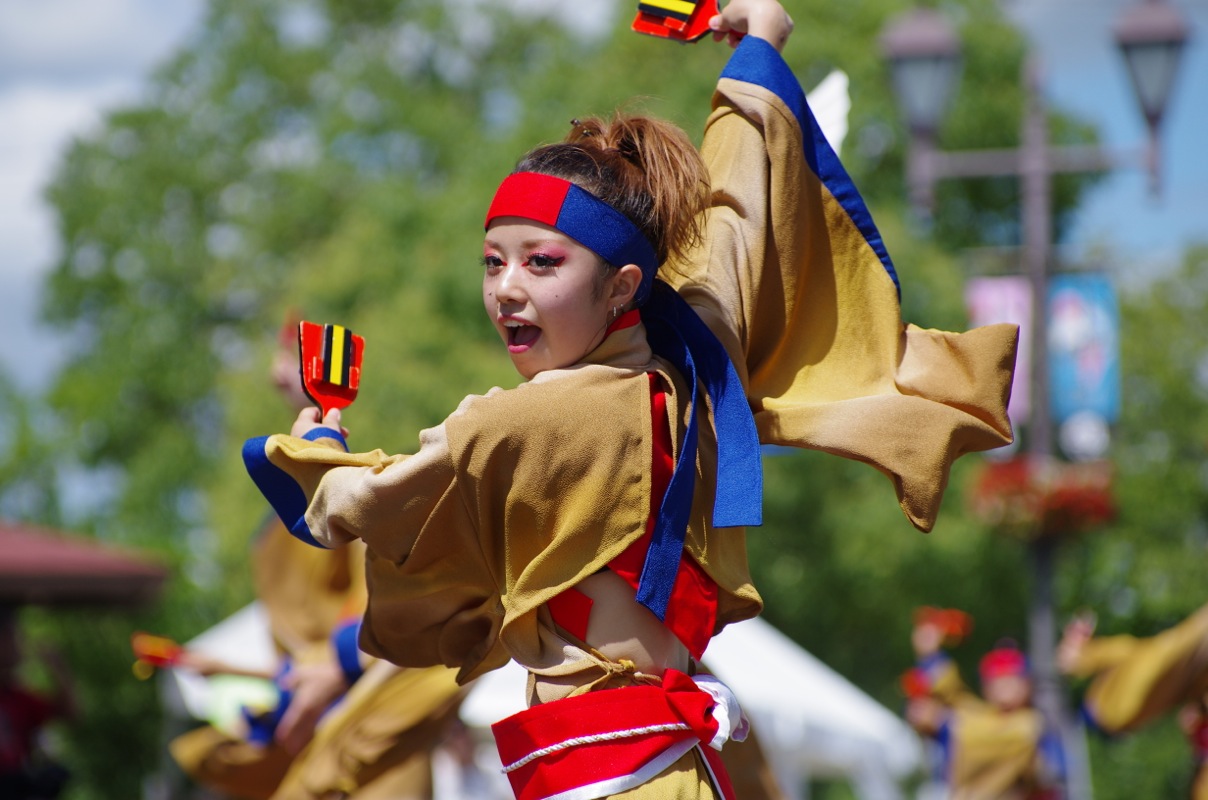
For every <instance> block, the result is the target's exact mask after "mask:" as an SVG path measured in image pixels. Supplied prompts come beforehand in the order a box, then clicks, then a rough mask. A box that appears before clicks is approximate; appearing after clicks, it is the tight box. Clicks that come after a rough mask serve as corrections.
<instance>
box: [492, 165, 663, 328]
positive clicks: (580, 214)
mask: <svg viewBox="0 0 1208 800" xmlns="http://www.w3.org/2000/svg"><path fill="white" fill-rule="evenodd" d="M497 217H523V218H524V219H531V220H534V221H536V222H540V223H543V224H545V225H549V226H550V227H552V228H556V229H558V231H560V232H561V233H564V234H566V235H567V236H569V237H570V238H572V239H574V240H575V241H576V242H578V243H579V244H581V245H583V246H584V247H586V248H587V249H588V250H591V251H592V252H593V253H595V254H596V255H598V256H600V258H602V259H604V260H605V261H607V262H608V263H609V264H612V265H613V266H614V267H622V266H624V265H626V264H637V265H638V267H640V268H641V270H642V283H641V285H640V286H639V287H638V291H637V295H636V298H635V299H636V301H637V303H638V304H639V305H641V304H642V303H643V302H645V300H646V298H647V297H649V296H650V287H651V285H652V284H653V283H654V276H655V273H657V272H658V268H659V264H658V256H657V255H656V254H655V251H654V246H653V245H651V244H650V240H649V239H647V238H646V236H645V235H644V234H643V233H642V232H641V231H640V230H638V226H637V225H634V224H633V222H632V221H630V219H629V217H627V216H625V215H624V214H622V213H621V212H620V211H617V210H616V209H615V208H613V207H612V206H610V205H609V204H608V203H605V202H604V201H603V200H601V199H599V198H598V197H596V196H595V195H593V194H591V193H590V192H588V191H586V190H585V189H582V188H580V187H579V186H576V185H575V184H573V183H571V182H570V181H568V180H564V179H562V178H555V177H554V176H553V175H543V174H541V173H538V172H515V173H512V174H511V175H509V176H507V178H505V179H504V181H503V183H502V184H500V185H499V190H498V191H496V192H495V199H494V200H493V201H491V208H490V209H489V210H488V211H487V218H486V221H485V222H484V223H483V226H484V227H487V228H489V227H490V226H491V220H493V219H495V218H497Z"/></svg>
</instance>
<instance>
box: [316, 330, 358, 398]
mask: <svg viewBox="0 0 1208 800" xmlns="http://www.w3.org/2000/svg"><path fill="white" fill-rule="evenodd" d="M352 360H353V352H352V331H350V330H348V329H347V328H345V327H344V326H343V325H330V324H329V325H324V326H323V381H324V382H325V383H330V384H332V385H333V386H349V385H350V383H351V382H350V380H349V376H350V373H351V368H352Z"/></svg>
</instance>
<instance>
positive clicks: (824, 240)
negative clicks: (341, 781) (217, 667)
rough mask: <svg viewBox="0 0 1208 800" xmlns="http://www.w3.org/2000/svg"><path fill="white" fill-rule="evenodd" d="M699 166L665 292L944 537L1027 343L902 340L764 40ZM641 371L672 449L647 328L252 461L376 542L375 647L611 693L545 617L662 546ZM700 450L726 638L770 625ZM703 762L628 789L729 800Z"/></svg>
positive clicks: (257, 444) (879, 259) (469, 670)
mask: <svg viewBox="0 0 1208 800" xmlns="http://www.w3.org/2000/svg"><path fill="white" fill-rule="evenodd" d="M702 152H703V155H704V157H705V160H706V162H707V164H708V166H709V169H710V173H711V178H712V184H713V185H712V188H713V208H712V210H711V212H710V214H709V218H708V224H707V240H706V242H705V244H704V245H703V246H702V247H701V248H700V249H699V250H698V251H697V252H695V253H693V254H691V257H690V258H688V259H687V260H686V261H685V262H684V263H679V264H674V265H671V264H668V265H664V266H663V269H662V270H661V274H662V277H663V278H664V279H665V280H667V281H668V282H669V283H671V284H673V285H674V286H675V287H676V288H677V289H678V290H679V291H680V293H681V295H682V296H683V297H684V298H685V299H686V300H688V302H689V303H690V304H691V305H692V306H693V307H694V308H695V309H696V310H697V311H698V313H699V314H700V316H701V317H702V318H703V319H704V320H705V322H706V323H707V324H708V325H709V326H710V328H712V329H713V331H714V332H715V334H716V335H717V337H718V338H719V339H720V340H721V341H722V343H723V344H724V345H725V346H726V348H727V350H728V351H729V353H730V355H731V357H732V359H733V360H734V363H735V366H736V367H737V370H738V373H739V375H740V376H741V378H742V380H743V382H744V384H745V386H746V388H747V395H748V398H749V402H750V405H751V408H752V410H753V411H754V413H755V420H756V423H757V426H758V430H759V432H760V437H761V439H762V440H763V441H764V442H768V443H776V444H782V445H793V446H801V447H813V448H818V449H823V450H828V451H830V452H835V453H838V454H840V455H844V456H847V457H850V458H856V459H859V460H863V461H867V462H869V463H870V464H872V465H874V466H875V467H877V468H878V469H880V470H882V471H883V472H885V473H886V474H888V475H889V476H890V477H891V479H892V480H893V483H894V486H895V488H896V489H897V492H898V495H899V499H900V502H901V506H902V508H903V510H904V511H905V512H906V514H907V516H908V517H909V518H910V519H911V521H912V522H914V523H915V524H916V525H917V526H919V527H921V528H923V529H924V530H926V529H930V527H931V525H932V524H933V523H934V520H935V514H936V512H937V510H938V507H939V502H940V497H941V494H942V491H943V488H944V484H945V482H946V480H947V474H948V468H949V465H950V464H951V462H952V460H953V459H955V458H956V457H957V456H959V455H961V454H963V453H965V452H970V451H973V450H984V449H987V448H992V447H997V446H999V445H1002V444H1004V443H1006V442H1007V441H1009V440H1010V436H1011V434H1010V426H1009V423H1008V421H1007V418H1006V414H1005V405H1006V400H1007V395H1008V392H1009V386H1010V379H1011V372H1012V369H1013V364H1014V353H1015V339H1016V329H1015V328H1014V327H1013V326H996V327H992V328H986V329H979V330H976V331H972V332H970V333H966V334H951V333H943V332H939V331H923V330H920V329H917V328H914V327H909V326H904V325H903V324H902V322H901V319H900V314H899V306H898V295H897V287H896V284H895V278H894V276H893V274H892V271H891V269H892V268H891V267H890V266H889V264H888V257H887V256H884V254H883V250H882V248H881V247H880V241H879V237H877V236H876V231H875V228H873V227H872V223H871V219H869V218H868V215H867V209H866V208H865V207H864V205H863V201H862V200H861V199H860V197H859V195H858V193H857V192H856V191H855V189H854V187H852V185H851V183H850V181H849V180H848V179H847V175H846V173H844V172H843V171H842V167H841V166H839V164H838V161H837V159H835V157H834V154H833V152H831V150H830V148H829V146H828V145H827V144H826V143H825V140H824V139H823V138H822V137H821V134H820V133H819V132H818V130H817V127H816V125H815V124H814V123H813V121H812V116H811V115H810V112H809V111H808V109H807V108H806V106H805V96H804V93H803V92H802V91H801V88H800V86H799V85H798V84H797V82H796V79H795V78H793V76H792V74H791V72H790V71H789V70H788V68H787V66H786V65H785V63H784V61H783V60H782V59H781V58H780V55H779V53H777V52H776V51H775V49H774V48H772V47H771V46H770V45H768V44H767V43H766V42H763V41H762V40H759V39H756V38H754V37H747V38H746V39H745V40H744V41H743V42H742V43H741V44H740V45H739V47H738V48H737V49H736V51H735V53H734V55H733V57H732V58H731V61H730V63H729V65H728V66H727V67H726V71H725V72H724V73H723V76H722V79H721V81H720V83H719V84H718V89H717V94H716V96H715V99H714V110H713V113H712V115H711V116H710V118H709V121H708V126H707V128H706V131H705V136H704V143H703V149H702ZM648 373H653V374H655V375H656V376H658V378H659V380H660V382H661V384H662V386H663V387H664V388H665V389H666V391H667V393H668V394H667V398H668V402H667V407H668V409H669V413H668V416H669V423H670V427H671V432H672V440H673V442H675V446H676V448H677V451H678V447H679V443H680V439H681V437H682V435H683V429H684V423H685V419H686V415H687V413H688V408H687V405H688V400H687V387H686V386H685V385H684V381H683V379H682V377H681V376H680V375H679V374H677V373H675V372H674V370H673V369H671V368H670V367H669V366H668V365H667V364H666V363H664V362H663V361H661V360H660V359H658V358H656V357H653V356H652V354H651V350H650V347H649V345H648V344H647V342H646V336H645V331H644V327H643V326H642V325H641V324H639V325H636V326H634V327H630V328H625V329H622V330H618V331H616V332H614V333H612V334H611V335H610V336H608V337H607V338H606V339H605V340H604V342H603V343H602V344H601V345H600V346H599V347H598V348H597V349H596V350H595V351H594V352H592V353H590V354H589V355H588V356H587V357H586V358H585V359H584V360H583V361H582V362H581V363H578V364H575V365H573V366H571V367H568V368H565V369H558V370H551V371H548V372H545V373H542V374H540V375H538V376H536V377H535V378H533V379H532V380H531V381H529V382H527V383H525V384H523V385H521V386H519V387H517V388H515V389H511V390H507V391H504V390H500V389H493V390H491V391H490V392H488V393H487V394H486V395H484V396H471V397H468V398H466V399H465V400H464V401H463V402H462V404H461V405H460V407H459V408H458V409H457V410H456V411H455V412H454V413H453V414H452V415H450V416H449V418H448V419H447V420H445V422H444V423H443V424H441V425H439V426H437V427H435V428H432V429H429V430H425V431H423V432H422V433H421V434H420V447H419V450H418V451H417V452H416V453H414V454H412V455H388V454H386V453H384V452H381V451H374V452H370V453H345V452H343V450H342V442H341V441H338V440H335V439H334V438H330V439H327V440H323V439H322V436H323V434H322V433H319V432H315V435H316V436H317V437H318V438H319V439H320V440H318V441H307V440H304V439H296V438H292V437H289V436H281V435H278V436H272V437H268V438H267V439H255V440H251V441H250V442H249V443H248V445H247V446H246V447H245V459H246V460H247V461H248V464H249V470H250V471H251V472H252V474H253V477H254V478H256V479H257V482H258V484H260V485H261V488H262V490H264V491H265V492H266V495H270V500H273V502H274V505H275V506H276V507H277V508H278V511H279V512H280V513H281V514H282V518H283V519H285V520H286V521H287V523H288V524H290V525H291V527H292V528H293V530H294V531H295V533H297V534H298V535H300V536H303V537H304V538H305V537H308V536H313V538H314V540H316V541H318V542H319V543H322V544H324V545H327V546H336V545H340V544H344V543H346V542H349V541H352V540H354V539H360V540H362V541H364V542H365V544H367V545H368V548H369V556H368V562H367V573H368V581H369V607H368V611H367V613H366V615H365V620H364V625H363V628H362V647H363V648H364V649H365V650H366V651H367V652H370V653H373V654H375V655H378V656H381V657H384V658H387V659H390V660H392V661H394V662H395V663H398V664H403V665H415V666H419V665H427V664H437V663H439V664H448V665H451V666H457V667H458V668H459V669H460V674H459V679H460V680H462V681H468V680H470V679H472V678H474V677H475V676H477V675H480V674H482V673H483V672H485V671H487V670H490V669H493V668H496V667H498V666H500V665H501V664H503V663H504V662H505V661H506V660H507V659H508V658H512V659H515V660H516V661H518V662H519V663H520V664H522V665H523V666H524V667H525V668H527V669H528V670H529V672H530V674H531V675H532V676H533V679H532V681H531V683H530V700H536V699H541V695H542V691H543V687H545V686H547V684H552V683H555V682H556V683H557V684H559V685H563V686H564V685H567V684H570V685H574V686H578V687H579V690H578V691H588V690H591V689H593V688H599V687H602V685H603V684H605V683H609V681H610V676H611V684H610V685H617V682H618V680H619V681H620V682H621V683H623V681H624V675H623V673H624V671H625V668H624V667H623V666H621V665H618V664H614V663H611V662H608V661H607V660H604V659H602V658H600V657H598V656H597V655H595V654H593V653H591V652H587V651H585V650H584V649H582V648H580V647H578V646H575V645H574V644H572V643H570V642H568V641H566V640H565V639H564V638H563V637H561V636H559V634H558V633H557V631H556V630H555V628H554V626H553V625H552V624H551V620H550V617H549V613H548V611H547V610H546V609H545V603H546V602H547V601H549V600H550V599H551V598H553V597H555V596H556V595H558V594H560V593H561V592H563V591H564V590H566V589H568V588H570V587H573V586H574V585H575V584H576V583H578V582H579V581H581V580H583V579H584V578H585V577H586V576H589V575H592V574H593V573H595V572H597V571H598V570H600V569H602V568H604V567H606V566H607V565H608V564H609V562H610V561H612V560H613V559H614V558H615V557H616V556H618V555H619V554H620V553H622V552H623V551H624V550H625V549H626V548H627V547H628V546H629V545H630V544H632V543H633V542H634V541H635V540H636V539H638V538H639V537H640V536H641V535H642V534H643V532H644V530H645V527H646V523H647V518H648V515H649V513H650V508H651V502H650V500H651V498H650V488H649V487H650V478H651V453H652V440H651V437H652V432H651V395H650V379H649V377H648ZM331 435H332V436H333V437H335V436H337V435H336V434H335V433H334V432H331ZM699 439H700V441H699V452H698V457H697V482H696V492H695V495H694V505H693V509H692V514H691V518H690V521H689V526H688V531H687V537H686V540H685V544H684V549H685V552H686V553H687V554H688V556H689V557H690V558H692V559H693V560H694V561H696V563H698V564H699V565H700V566H701V567H702V568H703V570H704V571H705V572H706V573H707V574H708V575H709V577H710V578H711V579H712V580H713V581H714V582H715V583H716V584H717V587H718V595H719V602H718V615H717V624H716V627H715V631H714V632H716V631H717V630H720V629H721V628H722V627H724V626H725V625H726V624H728V623H730V622H736V621H739V620H742V619H746V618H749V617H752V616H754V615H756V614H758V613H759V611H760V607H761V601H760V599H759V596H758V594H757V593H756V591H755V588H754V586H752V584H751V580H750V575H749V572H748V567H747V561H746V553H745V540H744V536H745V534H744V531H743V530H742V529H739V528H728V529H714V528H713V526H712V524H711V518H710V517H711V515H710V509H711V508H712V499H713V488H712V485H713V480H712V476H713V475H714V470H715V464H716V441H715V434H714V432H713V427H712V425H711V423H710V422H709V421H707V420H706V421H704V422H703V423H702V425H701V433H700V437H699ZM273 487H277V488H278V489H281V491H280V492H279V493H278V497H277V499H276V500H274V499H273V497H272V496H271V495H272V494H273V493H274V492H273ZM282 487H283V488H282ZM291 498H292V500H291ZM618 676H619V677H618ZM698 762H699V758H698V757H696V756H694V755H693V754H692V753H689V754H688V755H687V756H685V757H684V758H683V759H681V760H680V762H679V763H678V764H677V765H676V766H675V767H674V768H672V769H670V770H668V771H667V772H666V773H664V774H663V775H662V776H660V778H659V779H658V780H657V781H656V782H658V783H660V784H663V783H665V782H666V780H671V781H672V782H673V784H674V788H672V789H669V788H667V787H666V786H660V787H659V788H656V787H655V786H654V783H656V782H652V783H651V784H647V786H646V787H643V788H642V789H639V790H636V792H635V793H634V796H637V795H638V794H640V795H641V796H649V797H668V796H675V797H696V796H698V795H699V796H702V797H710V796H712V792H711V790H710V789H709V787H708V784H707V780H705V779H704V778H703V773H702V772H701V771H700V769H699V763H698ZM647 791H648V792H649V793H648V794H647V793H646V792H647ZM626 796H630V795H628V794H627V795H626Z"/></svg>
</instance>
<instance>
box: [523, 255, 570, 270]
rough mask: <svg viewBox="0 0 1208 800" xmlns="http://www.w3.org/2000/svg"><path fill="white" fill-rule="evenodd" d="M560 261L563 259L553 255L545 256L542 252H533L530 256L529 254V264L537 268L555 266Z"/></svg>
mask: <svg viewBox="0 0 1208 800" xmlns="http://www.w3.org/2000/svg"><path fill="white" fill-rule="evenodd" d="M562 261H563V259H562V258H558V257H555V256H547V255H544V254H543V253H533V254H532V255H531V256H529V265H530V266H533V267H537V268H538V269H548V268H550V267H556V266H558V265H559V264H561V263H562Z"/></svg>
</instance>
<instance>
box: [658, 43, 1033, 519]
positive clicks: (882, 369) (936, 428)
mask: <svg viewBox="0 0 1208 800" xmlns="http://www.w3.org/2000/svg"><path fill="white" fill-rule="evenodd" d="M702 154H703V156H704V158H705V161H706V163H707V165H708V167H709V170H710V177H711V182H712V191H713V202H712V208H711V210H710V212H709V216H708V220H707V225H706V235H705V238H704V241H703V243H702V244H701V245H700V247H699V248H697V249H696V250H695V251H694V252H692V253H690V254H689V255H688V256H687V257H686V258H685V259H684V260H683V262H677V263H674V264H669V265H667V266H666V267H665V269H664V273H665V276H666V278H667V280H668V282H669V283H671V284H672V285H674V286H675V287H676V288H677V289H678V290H679V292H680V293H681V295H682V296H683V297H684V298H685V299H686V300H687V301H688V302H689V303H690V304H691V305H692V306H693V307H694V308H695V309H696V311H697V313H698V314H700V316H701V317H702V318H703V319H704V320H705V321H706V323H708V324H709V326H710V327H711V328H712V329H713V331H714V332H715V333H716V334H717V335H718V337H719V338H720V339H721V341H722V342H723V343H724V344H725V345H726V347H727V349H728V350H729V352H730V354H731V357H732V358H733V360H734V361H735V364H736V366H737V368H738V370H739V374H740V375H741V376H742V377H743V378H744V380H745V382H746V386H747V396H748V399H749V401H750V404H751V408H752V410H753V412H754V414H755V420H756V425H757V427H758V429H759V433H760V439H761V440H762V441H763V442H765V443H768V444H779V445H788V446H795V447H807V448H813V449H819V450H824V451H827V452H831V453H835V454H838V455H842V456H845V457H847V458H852V459H856V460H860V461H866V462H868V463H870V464H872V465H873V466H875V467H876V468H877V469H879V470H881V471H882V472H884V473H885V474H886V475H888V476H889V477H890V478H891V479H892V481H893V483H894V486H895V488H896V490H897V494H898V498H899V502H900V504H901V506H902V510H903V511H904V512H905V513H906V515H907V517H908V518H909V519H910V520H911V522H913V523H914V524H915V525H916V526H917V527H919V528H920V529H922V530H930V529H931V527H932V526H933V525H934V523H935V518H936V514H937V513H938V510H939V505H940V501H941V498H942V494H943V490H944V487H945V485H946V483H947V479H948V472H949V469H950V466H951V464H952V462H953V461H954V460H955V459H956V458H957V457H959V456H960V455H962V454H964V453H968V452H972V451H978V450H987V449H991V448H995V447H999V446H1001V445H1003V444H1006V443H1008V442H1010V441H1011V435H1012V434H1011V426H1010V422H1009V420H1008V419H1007V416H1006V403H1007V399H1008V397H1009V393H1010V385H1011V375H1012V372H1013V369H1014V363H1015V348H1016V339H1017V334H1018V330H1017V328H1016V327H1015V326H1013V325H996V326H988V327H985V328H979V329H976V330H973V331H969V332H967V333H948V332H945V331H938V330H924V329H921V328H918V327H915V326H913V325H905V324H904V323H903V322H902V319H901V310H900V305H899V287H898V279H897V274H896V272H895V269H894V266H893V263H892V262H891V260H890V258H889V255H888V253H887V252H886V251H885V247H884V244H883V242H882V241H881V238H880V234H879V233H878V231H877V229H876V226H875V225H874V224H873V221H872V217H871V215H870V214H869V211H868V208H867V207H866V206H865V204H864V201H863V199H862V198H861V196H860V194H859V192H858V191H857V190H856V188H855V186H854V185H853V184H852V182H851V180H850V178H849V177H848V175H847V173H846V171H845V170H844V168H843V166H842V164H840V163H839V160H838V158H837V156H836V155H835V153H834V151H833V150H832V149H831V147H830V145H829V144H827V142H826V139H825V138H824V137H823V135H822V133H821V131H820V129H819V127H818V125H817V123H816V122H815V120H814V118H813V115H812V114H811V112H810V110H809V107H808V105H807V103H806V99H805V93H804V92H803V91H802V90H801V87H800V85H799V84H798V83H797V80H796V78H795V77H794V76H793V75H792V73H791V71H790V70H789V68H788V66H787V65H786V64H785V62H784V61H783V59H782V58H781V57H780V54H779V53H778V52H776V50H775V48H773V47H772V46H771V45H769V44H768V43H767V42H765V41H763V40H761V39H758V38H755V37H751V36H748V37H746V38H745V39H744V40H743V41H742V42H741V43H740V44H739V46H738V48H737V49H736V50H735V53H734V55H733V56H732V58H731V60H730V62H729V63H728V64H727V66H726V68H725V70H724V72H723V73H722V77H721V80H720V82H719V84H718V89H717V93H716V95H715V97H714V108H713V112H712V114H711V115H710V118H709V121H708V124H707V126H706V129H705V135H704V140H703V145H702Z"/></svg>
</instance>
